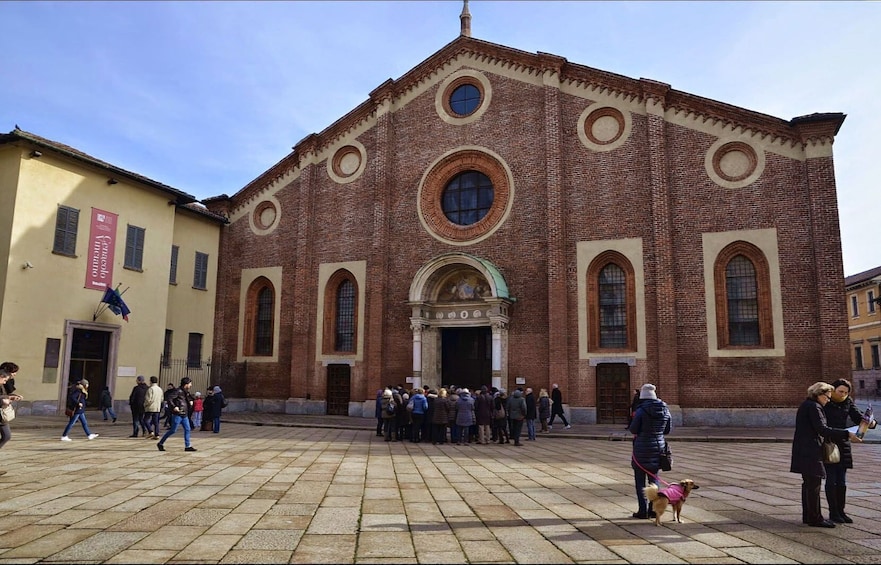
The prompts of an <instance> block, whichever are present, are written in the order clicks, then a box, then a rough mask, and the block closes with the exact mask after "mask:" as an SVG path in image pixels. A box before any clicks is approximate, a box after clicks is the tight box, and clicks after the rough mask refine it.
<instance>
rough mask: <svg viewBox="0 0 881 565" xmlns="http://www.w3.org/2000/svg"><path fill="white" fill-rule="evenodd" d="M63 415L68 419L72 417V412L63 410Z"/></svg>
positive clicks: (68, 409)
mask: <svg viewBox="0 0 881 565" xmlns="http://www.w3.org/2000/svg"><path fill="white" fill-rule="evenodd" d="M64 415H65V416H67V417H68V418H70V417H71V416H73V410H71V409H70V408H67V409H65V410H64Z"/></svg>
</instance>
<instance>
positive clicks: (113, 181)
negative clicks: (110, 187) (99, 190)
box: [107, 179, 119, 184]
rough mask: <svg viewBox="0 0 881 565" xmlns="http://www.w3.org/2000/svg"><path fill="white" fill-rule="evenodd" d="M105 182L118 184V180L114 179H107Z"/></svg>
mask: <svg viewBox="0 0 881 565" xmlns="http://www.w3.org/2000/svg"><path fill="white" fill-rule="evenodd" d="M107 184H119V181H118V180H116V179H107Z"/></svg>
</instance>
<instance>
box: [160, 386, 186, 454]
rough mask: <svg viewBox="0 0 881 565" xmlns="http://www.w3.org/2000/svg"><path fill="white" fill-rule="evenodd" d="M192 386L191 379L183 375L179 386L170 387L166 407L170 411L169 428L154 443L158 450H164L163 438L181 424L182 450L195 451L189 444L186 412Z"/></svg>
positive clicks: (175, 430)
mask: <svg viewBox="0 0 881 565" xmlns="http://www.w3.org/2000/svg"><path fill="white" fill-rule="evenodd" d="M192 386H193V381H192V379H190V378H189V377H184V378H182V379H181V380H180V387H179V388H175V389H172V390H171V392H170V393H168V396H167V398H168V408H169V410H170V412H171V429H169V430H168V431H167V432H165V435H164V436H162V439H160V440H159V443H157V444H156V448H157V449H158V450H159V451H165V440H167V439H168V438H169V436H171V435H173V434H174V433H175V432H177V428H178V426H181V427H183V429H184V451H196V448H195V447H193V446H191V445H190V417H189V414H188V412H189V407H190V405H191V403H192V400H193V398H192V397H191V396H190V388H191V387H192Z"/></svg>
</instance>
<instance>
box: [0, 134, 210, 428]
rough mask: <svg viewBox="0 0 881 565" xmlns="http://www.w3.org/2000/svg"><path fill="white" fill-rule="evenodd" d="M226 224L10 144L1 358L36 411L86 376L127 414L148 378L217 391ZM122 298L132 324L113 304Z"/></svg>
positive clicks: (6, 142) (28, 142) (118, 177)
mask: <svg viewBox="0 0 881 565" xmlns="http://www.w3.org/2000/svg"><path fill="white" fill-rule="evenodd" d="M224 221H225V220H224V218H222V217H220V216H217V215H215V214H212V213H210V212H208V211H207V210H206V209H205V208H204V207H202V206H200V205H198V204H196V199H195V198H194V197H193V196H192V195H190V194H187V193H185V192H182V191H180V190H177V189H175V188H172V187H170V186H166V185H164V184H162V183H159V182H156V181H154V180H151V179H148V178H146V177H143V176H141V175H139V174H136V173H132V172H130V171H126V170H123V169H120V168H118V167H115V166H113V165H110V164H108V163H105V162H103V161H100V160H98V159H95V158H94V157H91V156H89V155H86V154H85V153H82V152H80V151H78V150H76V149H74V148H71V147H68V146H66V145H63V144H60V143H57V142H54V141H51V140H48V139H45V138H42V137H39V136H37V135H34V134H31V133H28V132H25V131H22V130H20V129H15V130H13V131H12V132H10V133H8V134H3V135H0V257H2V259H3V260H2V261H0V360H2V361H14V362H16V363H18V365H19V366H20V367H21V370H20V371H19V374H18V377H17V378H16V386H17V392H19V393H20V394H22V395H23V396H24V398H25V401H24V402H22V406H20V409H21V410H23V411H24V412H25V413H27V411H29V410H30V411H33V412H34V413H55V412H56V411H58V410H59V409H63V406H64V398H65V395H66V392H67V387H68V383H69V382H71V381H75V380H77V379H79V378H82V377H85V378H87V379H88V380H89V382H90V385H91V386H90V388H91V391H92V394H91V395H90V403H95V404H97V400H98V398H99V396H100V394H98V393H99V392H100V391H101V390H102V388H103V387H104V386H108V387H109V388H110V391H111V392H112V393H113V396H114V398H115V399H116V405H117V407H123V406H127V402H128V396H129V393H130V391H131V388H132V386H134V384H135V379H136V377H137V375H145V376H150V375H157V376H160V378H161V379H162V382H163V383H165V382H168V381H170V380H177V379H178V378H179V376H180V374H179V373H175V372H173V371H171V369H173V368H174V367H175V364H176V361H175V360H177V359H181V360H182V363H183V369H184V370H185V371H186V373H185V374H188V375H189V376H191V377H194V379H196V382H197V383H199V382H204V383H206V384H207V382H208V374H207V372H208V366H209V365H208V360H209V358H210V352H211V344H212V341H213V339H214V335H213V320H214V309H215V280H216V273H217V257H218V245H219V239H220V226H221V225H222V224H223V223H224ZM108 287H110V288H111V289H117V290H118V291H119V292H120V293H121V298H122V300H123V301H124V302H125V304H126V306H127V307H128V308H129V309H130V310H131V313H130V315H129V316H128V321H125V320H124V319H123V316H122V315H118V314H115V313H114V312H113V311H112V309H110V308H108V307H107V304H105V303H102V302H101V300H102V298H103V297H104V295H105V290H106V289H107V288H108Z"/></svg>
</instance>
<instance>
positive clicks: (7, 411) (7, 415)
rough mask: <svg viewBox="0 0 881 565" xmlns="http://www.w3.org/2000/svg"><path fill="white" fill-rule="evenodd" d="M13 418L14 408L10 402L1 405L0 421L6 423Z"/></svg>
mask: <svg viewBox="0 0 881 565" xmlns="http://www.w3.org/2000/svg"><path fill="white" fill-rule="evenodd" d="M13 420H15V408H14V407H13V406H12V403H11V402H10V403H9V404H7V405H5V406H3V407H2V408H0V422H3V423H4V424H8V423H9V422H11V421H13Z"/></svg>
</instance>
